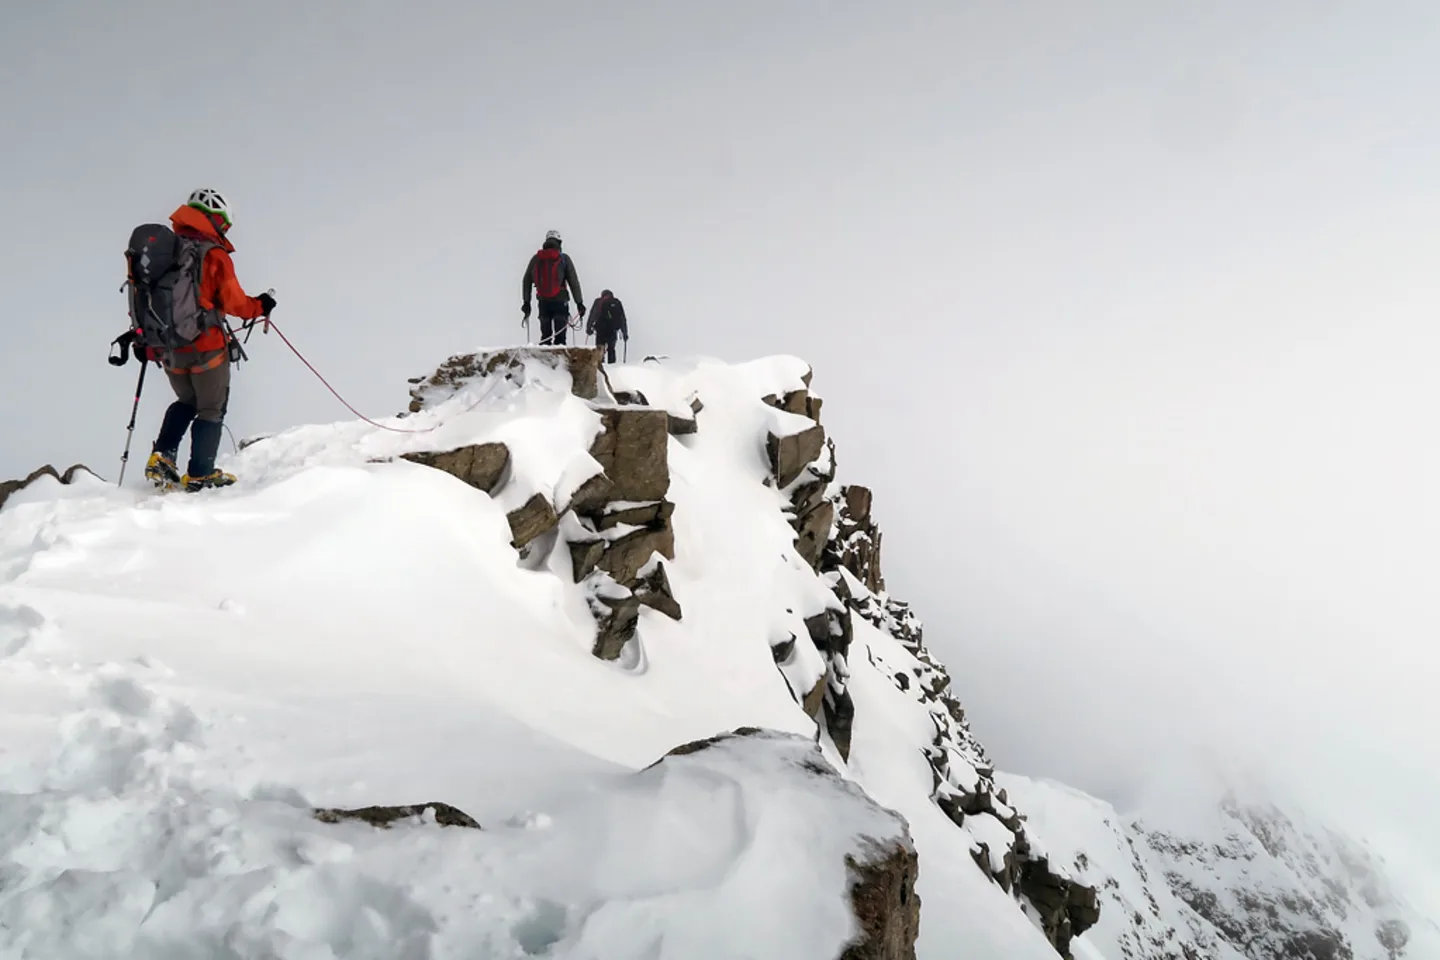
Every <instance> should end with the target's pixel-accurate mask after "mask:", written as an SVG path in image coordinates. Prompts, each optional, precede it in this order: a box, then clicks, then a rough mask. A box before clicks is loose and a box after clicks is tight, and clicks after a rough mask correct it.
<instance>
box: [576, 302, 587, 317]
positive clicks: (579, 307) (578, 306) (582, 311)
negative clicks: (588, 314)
mask: <svg viewBox="0 0 1440 960" xmlns="http://www.w3.org/2000/svg"><path fill="white" fill-rule="evenodd" d="M575 309H576V310H579V311H580V316H581V318H582V319H583V318H584V316H585V304H583V303H577V304H575Z"/></svg>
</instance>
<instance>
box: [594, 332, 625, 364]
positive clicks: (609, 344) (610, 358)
mask: <svg viewBox="0 0 1440 960" xmlns="http://www.w3.org/2000/svg"><path fill="white" fill-rule="evenodd" d="M618 339H619V338H618V337H611V338H610V339H609V340H597V341H595V346H597V347H604V348H605V362H606V363H614V362H615V341H616V340H618Z"/></svg>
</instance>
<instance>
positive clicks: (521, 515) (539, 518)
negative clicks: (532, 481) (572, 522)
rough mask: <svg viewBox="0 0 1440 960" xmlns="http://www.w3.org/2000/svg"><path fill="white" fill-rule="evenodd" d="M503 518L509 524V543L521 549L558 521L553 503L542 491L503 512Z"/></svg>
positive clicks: (548, 530) (542, 534)
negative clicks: (512, 508) (507, 511)
mask: <svg viewBox="0 0 1440 960" xmlns="http://www.w3.org/2000/svg"><path fill="white" fill-rule="evenodd" d="M505 519H506V520H507V521H508V522H509V524H510V545H511V546H512V547H514V548H515V549H516V550H521V551H524V550H525V548H526V547H528V546H529V545H530V543H531V541H533V540H536V539H538V538H540V537H542V536H544V535H545V534H547V533H549V532H550V531H551V530H554V529H555V527H556V526H557V525H558V524H559V523H560V518H559V517H558V516H556V514H555V507H554V505H553V504H551V503H550V498H549V497H547V496H545V494H543V493H536V494H532V495H531V496H530V499H528V500H526V501H525V502H524V503H522V504H521V505H520V506H518V507H516V508H515V509H514V510H511V511H510V512H509V513H507V514H505Z"/></svg>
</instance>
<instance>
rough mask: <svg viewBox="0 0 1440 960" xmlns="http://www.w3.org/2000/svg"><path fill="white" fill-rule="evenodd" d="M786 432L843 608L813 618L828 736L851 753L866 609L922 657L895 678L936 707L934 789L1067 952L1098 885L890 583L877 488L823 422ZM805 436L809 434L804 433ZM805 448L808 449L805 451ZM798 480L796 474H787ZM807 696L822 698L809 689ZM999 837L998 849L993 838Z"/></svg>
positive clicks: (825, 570)
mask: <svg viewBox="0 0 1440 960" xmlns="http://www.w3.org/2000/svg"><path fill="white" fill-rule="evenodd" d="M764 399H765V402H766V403H768V404H770V405H771V406H774V407H776V408H778V409H781V410H784V411H785V412H786V413H792V414H801V415H806V416H810V415H815V416H818V413H819V406H818V403H817V400H818V398H815V397H813V396H811V395H810V393H809V389H808V382H807V389H806V390H803V391H800V390H796V391H791V392H790V393H787V394H785V395H784V396H781V397H766V398H764ZM790 436H791V437H793V438H795V439H793V440H790V441H786V440H785V438H783V437H780V436H779V435H777V434H776V433H774V432H772V433H771V434H770V437H769V443H768V450H769V451H770V454H771V457H770V465H771V470H772V474H773V477H774V482H775V483H776V485H777V486H778V487H779V488H780V489H781V491H782V492H783V493H784V494H785V498H786V514H787V516H788V517H789V518H790V522H791V526H792V527H793V529H794V530H795V537H796V539H795V547H796V550H797V551H798V552H799V554H800V555H801V556H802V557H803V558H804V559H805V561H806V562H807V563H809V564H810V565H811V566H812V567H813V568H814V569H815V570H816V571H817V572H818V573H819V574H820V575H821V576H822V577H824V578H825V579H826V582H827V583H828V584H829V585H830V587H831V590H832V592H833V593H834V596H835V598H836V600H837V601H838V603H837V605H836V608H835V609H827V610H825V611H824V612H822V613H817V614H815V615H813V616H811V617H810V618H808V619H807V620H806V621H805V626H806V629H807V631H808V632H809V636H810V640H811V641H812V642H813V643H814V645H815V647H816V649H817V650H819V651H820V653H821V655H822V657H824V659H825V661H826V665H827V667H826V675H825V680H824V682H823V686H824V692H823V699H821V701H820V709H819V711H818V712H819V713H820V715H821V719H822V721H823V724H824V727H825V729H826V731H827V732H828V733H829V735H830V739H831V740H832V742H833V743H834V744H835V746H836V749H837V750H838V751H839V752H840V755H841V756H842V757H845V758H847V759H848V757H849V749H850V734H851V729H852V726H853V724H854V716H855V707H854V702H853V700H852V699H851V697H850V694H849V692H848V689H847V685H848V680H849V677H850V668H849V657H850V652H851V649H850V648H851V642H852V638H853V635H854V625H853V621H852V617H854V616H860V617H862V618H864V619H865V620H867V621H869V622H870V623H872V624H874V625H875V626H876V627H878V628H880V629H881V630H883V631H884V632H886V633H888V634H890V635H891V636H892V637H894V638H895V639H896V640H897V641H898V642H899V643H900V645H901V646H902V647H903V648H904V649H905V650H906V652H908V653H909V654H910V655H911V657H912V658H913V665H912V666H910V668H909V669H908V670H904V671H895V672H894V673H893V674H890V675H891V677H892V680H893V682H894V683H895V685H896V687H897V688H899V689H900V690H902V691H904V692H905V693H907V694H908V695H910V696H911V697H913V698H915V699H916V700H918V701H919V702H920V703H922V704H923V705H924V706H925V707H926V709H927V711H928V712H929V715H930V719H931V722H932V724H933V727H934V736H933V737H932V739H931V742H930V744H929V745H928V746H927V747H926V748H925V751H924V752H925V759H926V761H927V762H928V764H929V766H930V770H931V774H932V790H931V799H932V800H933V801H934V802H935V804H936V805H937V806H938V807H939V808H940V809H941V810H942V811H943V812H944V813H945V814H946V816H947V817H949V818H950V819H951V820H952V821H953V822H954V823H955V824H956V825H957V826H965V825H967V822H969V821H971V820H972V819H974V818H984V821H985V822H981V821H980V820H978V819H974V822H973V823H971V824H970V825H972V826H974V827H976V829H975V830H974V831H972V832H973V833H975V835H976V836H981V837H985V838H987V839H986V840H984V841H977V842H976V845H975V847H974V849H973V858H974V860H975V863H976V866H977V867H979V869H981V870H982V871H983V872H984V873H985V874H986V875H987V876H988V877H990V878H991V880H993V881H994V882H995V883H996V884H998V885H999V886H1000V887H1001V888H1002V889H1004V890H1005V891H1007V892H1009V893H1011V894H1012V895H1014V896H1016V897H1017V898H1019V899H1021V900H1024V901H1026V902H1027V903H1028V904H1029V905H1030V906H1031V907H1032V908H1033V910H1034V911H1035V915H1036V917H1037V918H1038V922H1039V923H1040V925H1041V927H1042V929H1043V930H1044V931H1045V934H1046V936H1047V938H1049V940H1050V942H1051V943H1052V944H1053V945H1054V946H1055V948H1056V951H1057V952H1058V953H1059V954H1060V955H1061V956H1065V957H1068V956H1069V949H1070V942H1071V940H1072V939H1073V938H1074V937H1075V936H1078V935H1079V934H1080V933H1082V932H1084V931H1085V930H1087V929H1089V928H1090V927H1092V926H1093V925H1094V924H1095V923H1096V921H1097V920H1098V918H1099V902H1098V899H1097V896H1096V891H1095V889H1094V888H1093V887H1087V886H1085V885H1084V884H1081V883H1079V882H1077V881H1075V880H1074V879H1073V878H1072V877H1071V876H1070V875H1069V874H1068V873H1066V872H1065V871H1063V870H1060V869H1055V868H1052V867H1051V865H1050V864H1049V862H1048V861H1047V860H1046V859H1045V858H1044V857H1043V856H1041V855H1039V854H1037V853H1035V852H1034V851H1033V849H1032V844H1031V842H1030V840H1029V838H1028V837H1027V835H1026V833H1025V821H1024V817H1023V816H1022V815H1021V814H1020V813H1019V812H1018V811H1016V810H1014V809H1012V808H1011V807H1010V806H1009V804H1008V802H1007V798H1006V796H1005V792H1004V791H1003V790H997V789H996V787H995V783H994V779H993V778H994V766H993V765H992V764H991V762H990V760H989V759H988V757H987V756H986V754H985V750H984V748H983V747H982V746H981V744H980V743H979V741H978V740H976V739H975V737H974V735H973V734H972V733H971V732H970V728H969V723H968V721H967V720H966V717H965V711H964V709H963V708H962V707H961V705H960V702H959V700H958V699H956V697H955V695H954V692H953V691H952V690H951V684H950V676H949V674H948V673H947V672H946V670H945V668H944V666H943V665H941V664H940V663H939V661H937V660H935V659H934V658H933V657H932V656H931V655H930V652H929V650H928V649H927V648H926V647H925V644H924V641H923V637H922V628H921V624H920V622H919V620H918V619H917V618H916V617H915V616H914V614H913V613H912V612H911V610H910V608H909V606H908V605H906V604H904V603H902V602H900V601H897V600H894V599H891V598H890V597H889V596H887V595H886V594H885V578H884V575H883V573H882V571H881V565H880V530H879V527H878V526H877V525H876V523H875V520H874V517H873V515H872V501H873V497H872V495H871V492H870V490H869V489H867V488H865V487H860V486H854V485H848V486H841V485H839V484H837V483H835V472H836V471H835V451H834V445H833V443H832V442H830V441H828V440H826V439H825V437H824V431H823V429H822V428H821V427H820V425H819V424H818V423H815V424H813V425H812V426H810V427H806V428H803V429H797V430H796V431H795V432H794V433H792V434H791V435H790ZM801 438H803V439H801ZM796 458H809V459H806V460H804V461H803V462H797V459H796ZM783 481H788V482H783ZM806 701H807V702H806V706H807V709H809V708H810V707H811V706H812V702H811V700H810V698H808V697H807V698H806ZM992 846H993V847H995V848H996V849H991V847H992Z"/></svg>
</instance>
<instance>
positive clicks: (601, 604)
mask: <svg viewBox="0 0 1440 960" xmlns="http://www.w3.org/2000/svg"><path fill="white" fill-rule="evenodd" d="M590 611H591V613H592V614H593V615H594V617H595V623H596V631H595V645H594V647H592V648H591V651H590V652H591V653H592V654H594V655H595V656H596V657H598V658H599V659H601V660H615V659H617V658H618V657H619V656H620V653H621V651H623V650H624V649H625V644H627V643H629V642H630V641H631V639H633V638H634V636H635V624H636V621H637V620H638V619H639V618H640V601H639V600H638V599H636V598H635V597H634V596H630V597H625V598H623V599H618V600H603V601H601V600H593V601H591V604H590Z"/></svg>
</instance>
